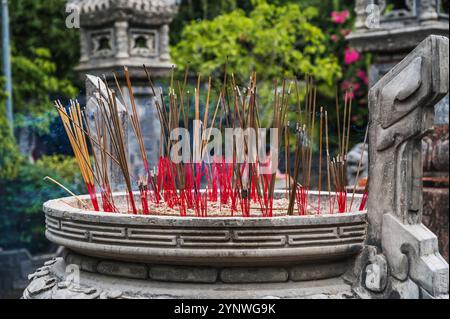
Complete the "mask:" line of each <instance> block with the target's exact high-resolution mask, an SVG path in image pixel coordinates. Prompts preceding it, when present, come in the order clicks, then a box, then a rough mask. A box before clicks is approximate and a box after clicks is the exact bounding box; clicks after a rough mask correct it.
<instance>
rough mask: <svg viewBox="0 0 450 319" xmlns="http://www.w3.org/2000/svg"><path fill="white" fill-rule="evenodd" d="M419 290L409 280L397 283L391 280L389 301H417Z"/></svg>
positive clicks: (397, 281)
mask: <svg viewBox="0 0 450 319" xmlns="http://www.w3.org/2000/svg"><path fill="white" fill-rule="evenodd" d="M419 297H420V288H419V286H417V285H416V284H415V283H414V282H413V281H412V280H411V279H407V280H405V281H399V280H396V279H392V290H391V293H390V295H389V299H418V298H419Z"/></svg>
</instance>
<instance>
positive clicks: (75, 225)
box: [44, 192, 367, 267]
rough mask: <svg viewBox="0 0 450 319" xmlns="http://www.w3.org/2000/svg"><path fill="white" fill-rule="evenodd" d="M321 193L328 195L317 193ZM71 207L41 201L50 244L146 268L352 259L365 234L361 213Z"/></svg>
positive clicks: (119, 198)
mask: <svg viewBox="0 0 450 319" xmlns="http://www.w3.org/2000/svg"><path fill="white" fill-rule="evenodd" d="M282 194H283V193H282V192H279V193H277V196H282ZM315 196H316V197H317V193H314V192H311V198H310V199H311V203H312V202H313V200H317V199H315ZM321 196H323V198H325V197H326V196H328V194H326V192H322V194H321ZM136 197H138V196H136ZM356 197H357V198H358V199H360V198H361V195H357V196H356ZM81 198H82V199H84V198H86V199H88V197H83V196H82V197H81ZM114 202H115V203H116V205H118V207H120V205H126V198H125V196H124V194H116V195H115V199H114ZM322 202H327V201H326V200H322ZM355 202H356V200H355ZM71 204H74V206H75V207H76V205H77V203H76V200H75V199H73V198H65V199H62V200H53V201H49V202H47V203H45V204H44V211H45V213H46V224H47V230H46V236H47V238H48V239H49V240H50V241H52V242H54V243H57V244H59V245H62V246H65V247H67V248H68V249H71V250H72V251H74V252H76V253H78V254H83V255H88V256H92V257H100V258H104V259H111V260H129V261H135V262H139V263H148V264H153V263H157V264H165V265H170V264H176V265H180V264H181V265H184V266H197V265H198V266H209V267H211V266H216V267H228V266H255V265H256V266H259V265H261V262H263V263H265V266H272V265H284V264H286V262H289V263H290V264H302V263H311V262H314V261H320V262H326V261H328V260H343V259H347V258H349V257H352V256H355V255H356V254H358V252H359V251H360V250H361V248H362V246H363V242H364V240H365V235H366V229H367V225H366V212H365V211H363V212H359V211H358V212H354V213H344V214H333V215H322V216H307V217H305V216H284V217H277V218H256V217H255V218H241V217H233V218H231V217H225V218H217V217H211V218H195V217H179V216H154V215H148V216H144V215H130V214H101V215H99V214H98V212H87V211H83V210H81V209H79V208H75V207H72V206H70V205H71ZM122 207H123V206H122ZM124 207H126V206H124ZM354 207H357V205H354ZM68 225H70V226H68ZM255 248H264V249H255Z"/></svg>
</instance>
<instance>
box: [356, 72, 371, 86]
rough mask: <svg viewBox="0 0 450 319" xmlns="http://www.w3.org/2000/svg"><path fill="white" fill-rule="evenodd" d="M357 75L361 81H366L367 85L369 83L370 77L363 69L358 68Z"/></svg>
mask: <svg viewBox="0 0 450 319" xmlns="http://www.w3.org/2000/svg"><path fill="white" fill-rule="evenodd" d="M356 76H357V77H359V78H360V79H361V81H363V82H364V84H365V85H369V78H368V77H367V74H366V72H365V71H363V70H358V71H357V72H356Z"/></svg>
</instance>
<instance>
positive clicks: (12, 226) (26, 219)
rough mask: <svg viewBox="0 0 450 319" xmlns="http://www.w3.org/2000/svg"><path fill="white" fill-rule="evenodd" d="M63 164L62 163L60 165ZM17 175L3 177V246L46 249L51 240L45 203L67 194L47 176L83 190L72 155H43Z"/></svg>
mask: <svg viewBox="0 0 450 319" xmlns="http://www.w3.org/2000/svg"><path fill="white" fill-rule="evenodd" d="M58 163H60V164H58ZM17 166H18V174H17V176H16V178H14V179H11V180H7V179H0V202H1V203H2V214H0V233H1V234H2V236H1V237H0V247H2V248H4V249H6V248H7V249H12V248H19V247H23V246H26V247H27V248H28V249H29V250H30V251H31V252H33V253H36V252H45V251H46V250H47V249H48V246H49V242H48V241H47V240H46V239H45V236H44V230H45V222H44V216H43V213H42V203H44V202H45V201H47V200H50V199H54V198H58V197H64V196H68V194H67V193H66V192H65V191H63V190H61V189H60V188H59V187H58V186H56V185H54V184H51V183H49V182H46V181H44V180H43V177H45V176H46V175H48V176H51V177H52V178H55V179H56V180H58V181H59V182H61V183H62V184H63V185H65V186H66V187H68V188H69V189H71V190H72V191H74V192H75V193H77V192H79V191H80V190H81V188H82V187H81V185H80V184H77V183H78V182H79V181H80V180H81V177H80V176H79V173H78V169H77V167H76V163H75V160H74V159H73V158H62V157H51V156H50V157H44V158H42V159H41V160H39V161H37V162H36V164H30V163H26V162H24V163H22V165H17Z"/></svg>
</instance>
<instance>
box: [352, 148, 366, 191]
mask: <svg viewBox="0 0 450 319" xmlns="http://www.w3.org/2000/svg"><path fill="white" fill-rule="evenodd" d="M361 152H364V154H361ZM361 155H362V160H361ZM360 162H361V166H360ZM358 172H359V176H358V180H361V179H363V178H367V176H368V174H369V152H368V147H367V144H363V143H359V144H357V145H355V146H354V147H353V148H352V149H351V150H350V152H349V153H348V154H347V182H348V185H355V183H356V184H357V183H358V181H357V180H356V176H357V175H358Z"/></svg>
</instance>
